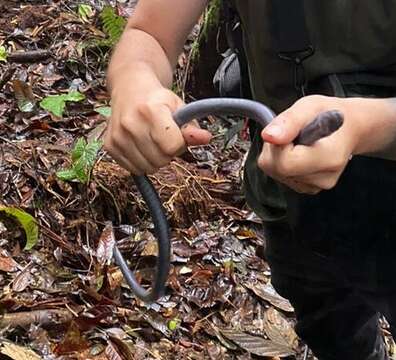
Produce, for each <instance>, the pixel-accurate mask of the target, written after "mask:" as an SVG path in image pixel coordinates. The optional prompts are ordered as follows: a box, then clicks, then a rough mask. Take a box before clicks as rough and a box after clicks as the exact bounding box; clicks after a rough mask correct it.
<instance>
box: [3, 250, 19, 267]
mask: <svg viewBox="0 0 396 360" xmlns="http://www.w3.org/2000/svg"><path fill="white" fill-rule="evenodd" d="M18 268H19V265H18V263H17V262H16V261H15V260H14V259H13V258H12V257H11V256H10V255H9V254H8V253H7V251H6V250H1V249H0V271H5V272H15V271H18Z"/></svg>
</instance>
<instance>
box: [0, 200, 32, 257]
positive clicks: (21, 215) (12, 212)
mask: <svg viewBox="0 0 396 360" xmlns="http://www.w3.org/2000/svg"><path fill="white" fill-rule="evenodd" d="M0 212H4V213H6V214H7V215H9V216H12V217H13V218H15V219H16V220H17V221H18V222H19V224H20V225H21V226H22V228H23V230H24V231H25V235H26V245H25V248H24V250H30V249H31V248H32V247H33V246H35V245H36V244H37V241H38V233H39V230H38V226H37V223H36V219H35V218H34V217H33V216H32V215H30V214H28V213H27V212H26V211H23V210H21V209H18V208H15V207H10V206H0Z"/></svg>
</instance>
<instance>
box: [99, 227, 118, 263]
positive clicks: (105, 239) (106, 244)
mask: <svg viewBox="0 0 396 360" xmlns="http://www.w3.org/2000/svg"><path fill="white" fill-rule="evenodd" d="M114 245H115V237H114V231H113V224H112V223H111V222H108V223H106V226H105V228H104V229H103V231H102V235H100V238H99V244H98V248H97V250H96V256H97V258H98V261H99V263H100V264H102V265H104V264H106V263H107V264H109V263H110V262H111V259H112V258H113V249H114Z"/></svg>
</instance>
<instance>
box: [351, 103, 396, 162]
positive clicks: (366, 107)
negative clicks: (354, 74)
mask: <svg viewBox="0 0 396 360" xmlns="http://www.w3.org/2000/svg"><path fill="white" fill-rule="evenodd" d="M348 102H349V104H350V105H352V106H353V107H354V108H355V111H356V116H357V117H356V118H358V119H359V125H358V126H359V127H360V134H361V135H360V141H359V142H358V145H357V147H356V151H355V154H357V155H366V156H371V157H378V158H382V159H388V160H396V98H386V99H367V98H350V99H348Z"/></svg>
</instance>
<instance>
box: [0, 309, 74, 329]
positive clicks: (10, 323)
mask: <svg viewBox="0 0 396 360" xmlns="http://www.w3.org/2000/svg"><path fill="white" fill-rule="evenodd" d="M72 319H73V315H72V314H71V313H70V311H68V310H63V309H58V310H56V309H47V310H35V311H21V312H16V313H9V314H5V315H3V316H2V317H0V328H5V327H11V328H16V327H17V326H22V327H24V326H29V325H30V324H38V325H42V326H48V325H59V324H65V323H68V322H70V321H71V320H72Z"/></svg>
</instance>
